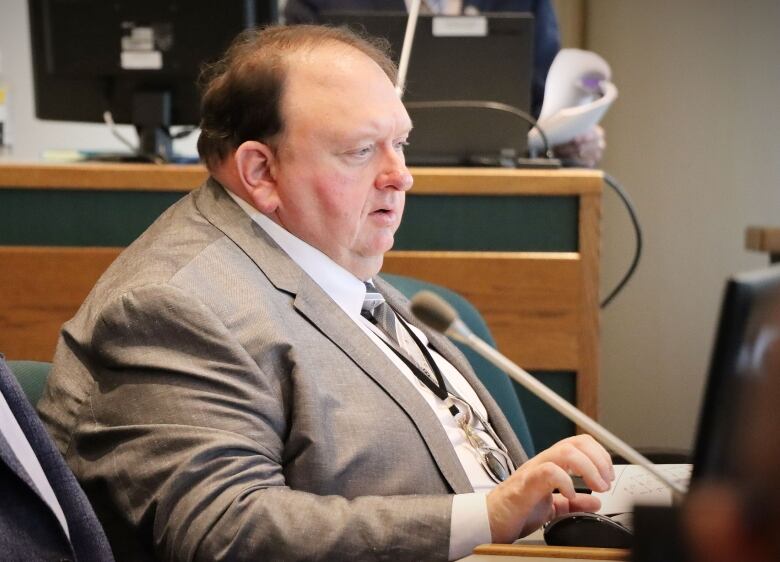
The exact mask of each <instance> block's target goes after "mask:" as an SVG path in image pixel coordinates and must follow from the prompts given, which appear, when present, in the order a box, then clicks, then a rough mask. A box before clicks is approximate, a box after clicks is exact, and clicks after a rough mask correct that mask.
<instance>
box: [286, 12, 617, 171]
mask: <svg viewBox="0 0 780 562" xmlns="http://www.w3.org/2000/svg"><path fill="white" fill-rule="evenodd" d="M410 4H411V0H287V3H286V4H285V7H284V17H285V20H286V22H287V23H290V24H294V23H313V22H319V21H320V16H321V14H323V13H324V12H327V11H329V10H330V11H336V10H341V11H345V10H354V11H359V10H364V11H376V12H403V11H405V10H406V9H408V7H409V5H410ZM421 10H422V11H423V12H428V13H435V14H445V15H458V14H479V13H490V12H528V13H530V14H532V15H533V16H534V49H533V51H534V52H533V57H534V59H533V75H532V78H531V114H532V115H533V116H534V117H538V116H539V113H540V112H541V111H542V102H543V101H544V88H545V83H546V81H547V73H548V72H549V71H550V65H551V64H552V62H553V59H554V58H555V55H556V54H558V50H559V49H560V47H561V41H560V36H559V32H558V20H557V18H556V17H555V10H553V6H552V3H551V2H550V0H422V4H421ZM456 67H457V65H456V64H454V63H453V69H455V68H456ZM453 71H454V70H453ZM554 148H555V155H556V156H557V157H558V158H561V159H563V160H565V161H569V162H572V163H577V164H578V165H582V166H586V167H589V168H592V167H594V166H596V165H597V164H598V163H599V162H600V161H601V158H602V156H603V155H604V149H605V148H606V140H605V136H604V129H602V128H601V127H599V126H598V125H596V126H595V127H593V128H592V129H590V130H589V131H587V132H585V133H583V134H582V135H579V136H577V137H576V138H575V139H573V140H572V141H570V142H567V143H566V144H562V145H559V146H556V147H554Z"/></svg>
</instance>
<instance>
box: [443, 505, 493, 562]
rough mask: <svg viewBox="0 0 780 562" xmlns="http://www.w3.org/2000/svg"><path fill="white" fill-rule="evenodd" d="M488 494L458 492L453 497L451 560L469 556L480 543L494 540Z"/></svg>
mask: <svg viewBox="0 0 780 562" xmlns="http://www.w3.org/2000/svg"><path fill="white" fill-rule="evenodd" d="M492 538H493V537H492V535H491V534H490V520H489V519H488V511H487V495H485V494H482V493H471V494H456V495H455V496H453V499H452V516H451V519H450V553H449V560H457V559H459V558H463V557H464V556H468V555H469V554H471V553H472V551H473V550H474V548H475V547H476V546H478V545H480V544H488V543H491V542H492Z"/></svg>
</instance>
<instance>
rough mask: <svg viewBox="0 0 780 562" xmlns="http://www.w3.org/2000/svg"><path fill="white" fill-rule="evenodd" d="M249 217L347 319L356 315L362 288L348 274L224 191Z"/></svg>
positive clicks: (361, 299)
mask: <svg viewBox="0 0 780 562" xmlns="http://www.w3.org/2000/svg"><path fill="white" fill-rule="evenodd" d="M224 189H225V191H226V192H227V194H228V195H230V197H231V198H232V199H233V201H235V202H236V203H237V204H238V206H239V207H241V208H242V209H243V210H244V212H245V213H246V214H247V215H249V217H250V218H251V219H252V220H253V221H254V222H255V223H257V225H258V226H260V228H262V229H263V230H264V231H265V233H266V234H268V236H270V237H271V238H272V239H273V241H274V242H276V243H277V244H278V245H279V247H280V248H281V249H282V250H284V252H285V253H286V254H287V255H288V256H290V258H291V259H292V260H293V261H294V262H295V263H296V264H298V265H299V266H300V268H301V269H303V271H305V272H306V274H307V275H308V276H309V277H311V278H312V279H313V280H314V282H315V283H317V285H319V286H320V288H321V289H322V290H323V291H325V293H327V295H328V296H329V297H330V298H332V299H333V300H334V301H335V302H336V304H337V305H339V307H340V308H341V309H342V310H344V312H346V313H347V314H348V315H349V316H351V317H353V318H356V317H359V316H360V310H361V308H362V306H363V300H364V299H365V296H366V287H365V285H363V282H362V281H361V280H360V279H358V278H357V277H355V276H354V275H353V274H352V273H350V272H349V271H347V270H346V269H344V268H343V267H341V266H340V265H339V264H337V263H336V262H334V261H333V260H332V259H330V258H329V257H328V256H326V255H325V254H323V253H322V252H321V251H320V250H318V249H317V248H315V247H314V246H312V245H310V244H308V243H306V242H304V241H303V240H301V239H300V238H298V237H296V236H295V235H293V234H292V233H290V232H289V231H287V230H285V229H284V228H283V227H282V226H280V225H278V224H277V223H275V222H274V221H273V220H271V219H270V218H269V217H267V216H266V215H264V214H263V213H261V212H260V211H258V210H257V209H255V208H254V207H252V206H251V205H250V204H249V203H247V202H246V201H244V200H243V199H241V198H240V197H239V196H238V195H236V194H235V193H233V192H232V191H230V190H229V189H227V188H224Z"/></svg>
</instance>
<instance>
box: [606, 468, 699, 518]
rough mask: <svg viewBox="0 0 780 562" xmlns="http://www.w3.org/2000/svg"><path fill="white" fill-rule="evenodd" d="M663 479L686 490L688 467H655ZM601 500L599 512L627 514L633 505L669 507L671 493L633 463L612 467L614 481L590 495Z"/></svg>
mask: <svg viewBox="0 0 780 562" xmlns="http://www.w3.org/2000/svg"><path fill="white" fill-rule="evenodd" d="M655 466H656V468H658V469H659V470H660V471H661V472H663V473H664V474H665V475H666V477H667V478H669V479H670V480H672V481H673V482H676V483H677V484H678V485H679V486H680V487H681V488H684V489H687V488H688V481H689V480H690V478H691V465H690V464H657V465H655ZM593 495H594V496H596V497H598V498H599V499H600V500H601V509H599V513H603V514H605V515H610V514H614V513H629V512H632V511H633V510H634V505H636V504H641V505H672V493H671V491H670V490H669V488H668V487H667V486H664V485H663V484H662V483H661V482H659V481H658V480H657V479H656V478H655V477H654V476H653V475H651V474H650V473H649V472H647V471H646V470H645V469H644V468H642V467H641V466H638V465H635V464H616V465H615V481H614V482H612V486H611V487H610V489H609V491H607V492H593Z"/></svg>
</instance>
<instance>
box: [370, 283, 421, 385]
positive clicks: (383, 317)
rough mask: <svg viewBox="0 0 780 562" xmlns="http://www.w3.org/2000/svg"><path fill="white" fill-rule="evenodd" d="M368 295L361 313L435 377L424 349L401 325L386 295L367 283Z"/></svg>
mask: <svg viewBox="0 0 780 562" xmlns="http://www.w3.org/2000/svg"><path fill="white" fill-rule="evenodd" d="M365 286H366V297H365V299H364V300H363V308H362V310H361V312H360V313H361V315H362V316H363V317H364V318H366V319H367V320H368V321H369V322H372V323H374V324H376V325H377V326H379V328H380V329H381V330H382V331H383V332H384V333H385V335H387V336H388V337H389V338H391V339H392V340H393V343H394V344H396V345H397V346H398V347H399V348H400V349H401V350H402V351H403V352H404V354H405V355H406V356H407V357H408V358H409V359H411V360H412V361H414V364H415V365H417V366H418V367H419V368H420V370H422V371H423V373H425V375H426V376H428V378H430V379H432V380H433V379H435V376H434V374H433V373H432V372H431V367H430V365H429V364H428V361H427V360H426V359H425V356H424V355H423V352H422V350H420V348H419V346H418V345H417V344H416V343H415V342H414V340H413V339H412V337H411V336H410V335H409V332H408V331H407V329H406V328H405V327H404V326H402V325H401V321H400V320H399V319H398V317H397V316H396V315H395V312H394V311H393V309H392V307H391V306H390V305H389V304H387V301H385V297H383V296H382V294H381V293H380V292H379V291H377V289H376V287H374V285H373V284H372V283H365Z"/></svg>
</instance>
